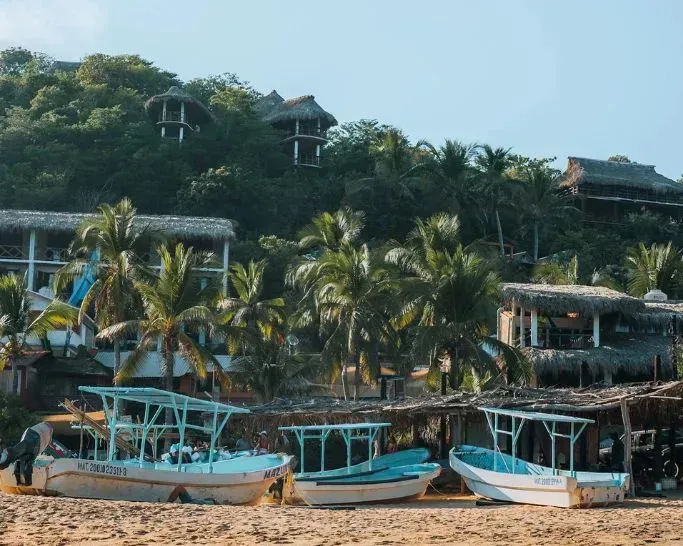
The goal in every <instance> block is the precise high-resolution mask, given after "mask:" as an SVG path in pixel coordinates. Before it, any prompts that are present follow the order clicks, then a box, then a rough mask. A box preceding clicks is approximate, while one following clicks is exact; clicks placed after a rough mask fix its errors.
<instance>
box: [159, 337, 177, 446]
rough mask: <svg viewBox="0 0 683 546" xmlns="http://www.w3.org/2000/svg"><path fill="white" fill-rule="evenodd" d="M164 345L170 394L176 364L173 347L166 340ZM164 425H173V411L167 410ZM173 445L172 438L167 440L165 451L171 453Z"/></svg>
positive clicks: (165, 385) (165, 383) (166, 382)
mask: <svg viewBox="0 0 683 546" xmlns="http://www.w3.org/2000/svg"><path fill="white" fill-rule="evenodd" d="M162 343H164V353H163V355H162V356H163V358H164V360H165V362H166V373H165V374H164V388H165V389H166V390H167V391H168V392H173V366H174V364H175V363H174V360H175V359H174V356H173V347H172V345H171V343H170V342H169V341H167V340H164V341H163V342H162ZM164 423H165V424H167V425H170V424H172V423H173V409H171V408H166V415H165V418H164ZM171 443H172V442H171V438H166V440H165V441H164V449H165V450H166V451H169V450H170V449H171Z"/></svg>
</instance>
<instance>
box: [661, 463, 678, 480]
mask: <svg viewBox="0 0 683 546" xmlns="http://www.w3.org/2000/svg"><path fill="white" fill-rule="evenodd" d="M680 472H681V471H680V468H679V467H678V465H677V464H676V461H671V460H669V461H666V462H665V463H664V475H665V476H666V477H667V478H679V477H680Z"/></svg>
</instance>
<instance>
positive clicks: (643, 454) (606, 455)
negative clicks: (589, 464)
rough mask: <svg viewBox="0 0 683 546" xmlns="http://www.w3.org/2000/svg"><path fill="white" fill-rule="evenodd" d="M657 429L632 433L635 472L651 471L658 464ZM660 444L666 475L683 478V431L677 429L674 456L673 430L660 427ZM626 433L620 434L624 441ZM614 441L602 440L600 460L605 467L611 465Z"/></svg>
mask: <svg viewBox="0 0 683 546" xmlns="http://www.w3.org/2000/svg"><path fill="white" fill-rule="evenodd" d="M655 432H656V431H655V430H654V429H652V430H636V431H633V432H632V433H631V453H632V466H633V473H634V474H640V473H642V472H650V471H652V470H653V469H654V467H655V464H656V460H655V459H656V457H655ZM659 432H660V434H661V436H660V440H659V446H660V449H661V464H662V465H663V468H662V470H663V471H664V475H665V476H667V477H670V478H681V477H682V470H683V431H681V430H677V431H676V438H675V445H674V453H673V456H672V453H671V446H670V444H669V439H670V434H671V430H670V429H668V428H663V429H660V431H659ZM624 437H625V435H624V434H622V435H621V436H620V440H621V441H622V442H624ZM612 443H613V440H612V439H610V438H608V439H606V440H602V441H601V442H600V452H599V460H600V463H601V464H602V465H604V466H605V467H610V466H611V463H612Z"/></svg>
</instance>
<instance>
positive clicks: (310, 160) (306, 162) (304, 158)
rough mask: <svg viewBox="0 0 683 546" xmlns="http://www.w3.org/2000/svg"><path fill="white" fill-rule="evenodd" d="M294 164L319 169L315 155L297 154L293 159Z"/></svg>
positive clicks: (318, 159) (318, 161)
mask: <svg viewBox="0 0 683 546" xmlns="http://www.w3.org/2000/svg"><path fill="white" fill-rule="evenodd" d="M294 164H295V165H303V166H306V167H320V157H319V156H317V155H315V154H299V155H298V156H297V157H296V158H294Z"/></svg>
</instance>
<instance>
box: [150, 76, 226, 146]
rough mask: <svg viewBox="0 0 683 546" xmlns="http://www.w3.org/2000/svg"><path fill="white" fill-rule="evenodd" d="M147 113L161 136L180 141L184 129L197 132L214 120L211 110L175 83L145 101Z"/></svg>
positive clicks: (183, 134) (183, 136)
mask: <svg viewBox="0 0 683 546" xmlns="http://www.w3.org/2000/svg"><path fill="white" fill-rule="evenodd" d="M145 111H146V112H147V115H148V116H149V117H150V118H151V119H152V120H153V121H155V122H156V124H157V126H158V127H160V128H161V137H162V138H171V139H175V140H178V142H182V141H183V138H185V136H186V135H185V131H192V132H199V130H200V129H201V127H202V125H204V124H207V123H210V122H212V121H213V120H214V117H213V114H212V113H211V111H210V110H209V109H208V108H207V107H206V106H204V105H203V104H202V103H201V102H200V101H198V100H197V99H195V98H194V97H193V96H192V95H190V94H189V93H186V92H185V91H183V90H182V89H180V88H179V87H176V86H175V85H174V86H173V87H171V88H170V89H169V90H168V91H166V92H165V93H162V94H161V95H154V96H153V97H151V98H150V99H148V100H147V102H145Z"/></svg>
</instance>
